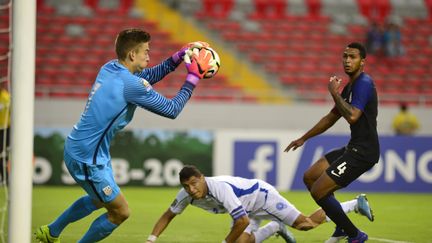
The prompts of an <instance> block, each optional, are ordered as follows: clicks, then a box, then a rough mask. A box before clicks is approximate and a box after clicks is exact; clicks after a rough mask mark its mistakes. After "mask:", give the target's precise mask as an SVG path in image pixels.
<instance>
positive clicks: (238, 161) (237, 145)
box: [234, 141, 277, 185]
mask: <svg viewBox="0 0 432 243" xmlns="http://www.w3.org/2000/svg"><path fill="white" fill-rule="evenodd" d="M276 153H277V143H276V142H274V141H269V142H265V141H260V142H251V141H237V142H234V176H241V177H245V178H256V179H261V180H264V181H267V182H268V183H270V184H272V185H275V184H276V171H277V163H276V161H277V156H276Z"/></svg>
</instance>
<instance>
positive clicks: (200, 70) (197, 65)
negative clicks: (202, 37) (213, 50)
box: [185, 49, 212, 86]
mask: <svg viewBox="0 0 432 243" xmlns="http://www.w3.org/2000/svg"><path fill="white" fill-rule="evenodd" d="M211 58H212V57H211V54H210V53H209V52H206V51H205V50H204V49H201V50H200V52H199V53H198V54H196V53H193V54H192V57H191V59H190V62H185V64H186V69H187V71H188V75H187V76H186V81H188V82H190V83H192V84H194V85H195V86H196V85H197V84H198V82H199V80H200V79H202V78H204V75H205V74H206V73H207V71H208V70H209V69H210V68H211V67H212V66H211V65H209V62H210V60H211Z"/></svg>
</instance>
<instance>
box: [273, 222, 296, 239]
mask: <svg viewBox="0 0 432 243" xmlns="http://www.w3.org/2000/svg"><path fill="white" fill-rule="evenodd" d="M276 234H277V235H279V236H280V237H282V238H283V239H284V240H285V242H287V243H296V239H295V237H294V235H293V234H292V233H291V231H289V230H288V229H287V228H286V227H285V224H284V223H282V222H279V230H278V231H277V232H276Z"/></svg>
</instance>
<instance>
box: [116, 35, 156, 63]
mask: <svg viewBox="0 0 432 243" xmlns="http://www.w3.org/2000/svg"><path fill="white" fill-rule="evenodd" d="M150 39H151V36H150V34H149V33H147V32H145V31H143V30H140V29H125V30H123V31H121V32H120V33H119V34H118V35H117V38H116V41H115V47H116V54H117V58H118V59H119V60H125V59H126V56H127V54H128V53H129V52H130V51H131V50H133V49H135V48H136V47H137V46H138V45H139V44H141V43H146V42H149V41H150Z"/></svg>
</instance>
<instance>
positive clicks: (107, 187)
mask: <svg viewBox="0 0 432 243" xmlns="http://www.w3.org/2000/svg"><path fill="white" fill-rule="evenodd" d="M102 191H103V192H104V194H105V195H106V196H109V195H111V194H112V189H111V187H110V186H106V187H104V188H103V189H102Z"/></svg>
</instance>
